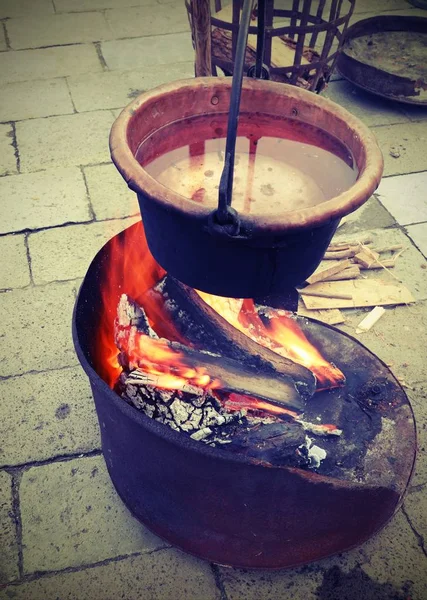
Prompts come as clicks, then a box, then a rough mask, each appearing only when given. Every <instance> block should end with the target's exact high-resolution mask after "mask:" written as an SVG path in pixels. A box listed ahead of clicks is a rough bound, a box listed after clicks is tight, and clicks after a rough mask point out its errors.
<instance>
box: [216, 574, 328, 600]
mask: <svg viewBox="0 0 427 600" xmlns="http://www.w3.org/2000/svg"><path fill="white" fill-rule="evenodd" d="M221 574H222V578H223V582H224V587H225V591H226V593H227V598H228V599H229V600H261V598H262V599H264V598H268V600H284V599H285V598H292V600H315V598H316V589H317V588H318V586H319V585H320V584H321V582H322V574H321V573H320V571H318V570H315V569H309V571H307V569H306V568H302V569H291V570H287V571H272V572H268V571H246V570H241V569H226V568H221Z"/></svg>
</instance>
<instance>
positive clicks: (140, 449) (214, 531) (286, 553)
mask: <svg viewBox="0 0 427 600" xmlns="http://www.w3.org/2000/svg"><path fill="white" fill-rule="evenodd" d="M134 227H135V226H134ZM123 240H124V238H123V236H121V237H120V236H119V242H120V244H121V247H122V248H123V251H124V252H126V251H127V250H129V248H128V249H127V248H126V247H125V245H124V244H123ZM111 243H112V242H111V241H110V242H109V243H107V244H106V246H105V247H104V248H103V249H102V250H101V251H100V252H99V253H98V255H97V256H96V258H95V259H94V261H93V262H92V264H91V266H90V268H89V271H88V273H87V275H86V277H85V279H84V281H83V284H82V287H81V290H80V293H79V297H78V299H77V302H76V306H75V312H74V316H73V337H74V344H75V348H76V351H77V354H78V357H79V360H80V362H81V364H82V366H83V368H84V370H85V371H86V374H87V375H88V377H89V380H90V384H91V387H92V391H93V396H94V400H95V405H96V410H97V413H98V419H99V424H100V430H101V436H102V448H103V452H104V457H105V460H106V463H107V467H108V470H109V473H110V476H111V479H112V481H113V483H114V485H115V487H116V489H117V491H118V493H119V495H120V496H121V498H122V500H123V501H124V503H125V504H126V506H127V507H128V508H129V510H130V511H131V512H132V513H133V514H134V515H135V517H136V518H138V519H139V520H141V521H142V522H143V523H144V524H145V525H147V527H149V528H150V529H151V530H152V531H153V532H155V533H156V534H158V535H160V536H161V537H163V538H164V539H166V540H167V541H168V542H170V543H172V544H174V545H175V546H178V547H179V548H182V549H183V550H185V551H187V552H190V553H192V554H195V555H197V556H200V557H202V558H205V559H207V560H211V561H214V562H217V563H220V564H226V565H232V566H238V567H249V568H268V569H278V568H284V567H290V566H294V565H298V564H302V563H307V562H310V561H313V560H317V559H320V558H323V557H326V556H329V555H331V554H334V553H337V552H342V551H344V550H346V549H349V548H351V547H353V546H356V545H358V544H361V543H362V542H364V541H365V540H366V539H368V538H369V537H370V536H371V535H373V534H374V533H375V532H377V531H378V530H379V529H381V528H382V527H383V526H384V525H385V524H386V523H387V522H388V520H389V519H390V518H391V517H392V515H393V514H394V512H395V511H396V510H397V508H398V507H399V505H400V503H401V502H402V497H403V494H404V492H405V490H406V487H407V485H408V483H409V479H410V475H411V472H412V468H413V464H414V457H415V426H414V418H413V414H412V409H411V407H410V404H409V402H408V399H407V397H406V395H405V393H404V391H403V390H402V388H401V387H400V385H399V383H398V382H397V381H396V379H395V378H394V377H393V375H392V374H391V372H390V371H389V369H388V368H387V367H386V365H385V364H384V363H383V362H382V361H381V360H379V359H378V358H377V357H376V356H374V355H373V354H372V353H371V352H370V351H368V350H367V349H366V348H364V347H363V346H362V345H361V344H360V343H359V342H358V341H356V340H354V339H353V338H351V337H350V336H348V335H346V334H343V333H341V332H339V331H338V330H336V329H334V328H332V327H328V326H325V325H322V324H320V323H318V322H315V321H309V320H306V319H300V320H299V324H300V325H301V327H302V328H303V330H304V333H305V335H306V336H307V337H308V339H309V340H310V341H311V342H312V343H314V345H315V346H316V347H317V348H318V349H319V350H320V352H321V353H322V354H323V355H324V356H326V357H327V358H328V359H329V360H332V361H335V362H336V363H337V365H339V367H340V368H341V369H342V371H343V372H344V374H345V376H346V378H347V383H346V386H345V387H344V388H339V389H335V390H330V391H323V392H318V393H317V394H316V395H315V396H314V397H313V399H312V400H311V401H310V403H311V404H310V405H307V408H306V412H305V418H308V419H309V420H311V421H312V422H316V414H318V413H317V411H321V413H322V414H323V415H324V416H325V418H327V419H329V422H333V423H336V424H337V425H338V426H339V427H343V429H345V430H346V432H347V433H346V437H345V438H343V439H342V441H338V442H337V441H336V440H334V439H331V440H327V439H325V440H324V442H322V446H324V447H325V448H326V449H327V451H328V456H331V457H332V456H334V444H336V443H340V444H343V452H344V459H343V460H342V461H341V460H340V461H339V463H340V464H338V462H336V461H334V460H331V461H330V463H329V464H328V465H327V466H326V469H325V470H324V472H323V474H321V473H317V472H313V471H311V470H310V469H308V470H307V469H306V470H304V469H301V468H294V467H283V466H272V465H271V464H268V463H264V462H261V461H259V460H256V459H253V458H250V457H248V456H243V455H237V454H232V453H230V452H227V450H224V449H222V448H219V447H215V448H214V447H210V446H207V445H205V444H203V443H202V442H197V441H194V440H192V439H190V438H189V437H187V436H186V435H184V434H182V433H180V432H176V431H174V430H172V429H170V428H169V427H168V426H167V425H164V424H162V423H158V422H156V421H154V420H152V419H150V418H149V417H147V416H146V415H145V414H143V413H142V412H139V411H138V410H137V409H136V408H134V407H133V406H130V405H129V404H127V403H126V402H125V401H124V400H123V399H122V398H120V397H119V396H118V395H117V394H116V393H115V392H114V391H113V390H112V389H110V388H109V387H108V385H107V384H106V383H105V382H104V381H103V380H102V379H101V377H100V376H99V375H98V374H97V372H96V371H95V368H94V364H95V363H96V359H95V357H96V342H95V340H97V339H98V336H97V332H98V328H99V319H100V314H102V310H101V304H102V302H101V286H102V282H103V281H104V279H103V276H104V275H105V272H104V270H105V265H106V264H107V262H108V258H109V253H110V252H111V247H112V246H111ZM141 269H144V264H141ZM346 444H347V445H346ZM106 518H107V515H106Z"/></svg>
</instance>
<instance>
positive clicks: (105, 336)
mask: <svg viewBox="0 0 427 600" xmlns="http://www.w3.org/2000/svg"><path fill="white" fill-rule="evenodd" d="M103 269H104V270H103V273H102V288H101V294H102V308H101V312H100V315H99V327H98V337H97V340H96V344H95V357H94V361H95V367H96V369H97V372H98V373H99V375H100V376H101V377H102V378H103V379H104V381H106V383H108V385H109V386H110V387H114V385H115V383H116V381H117V379H118V377H119V376H120V373H121V371H122V368H121V366H120V364H119V361H118V354H119V351H118V349H117V347H116V345H115V343H114V320H115V318H116V312H117V305H118V303H119V298H120V296H121V295H122V294H123V293H124V292H125V293H127V294H129V295H131V296H132V298H134V300H135V301H136V302H138V303H140V304H143V305H144V310H145V312H146V314H147V317H148V319H149V321H150V325H152V326H153V325H155V327H156V331H157V332H158V333H159V335H162V336H163V337H167V338H168V339H170V340H175V341H182V340H181V338H180V336H179V334H178V332H177V331H176V330H175V328H174V327H173V325H172V324H171V323H169V322H168V320H167V319H166V318H165V315H164V313H163V307H162V305H161V303H159V302H156V301H155V297H154V295H151V296H150V295H148V294H146V292H147V291H148V290H149V289H150V288H152V286H153V285H155V284H156V283H157V282H158V281H159V280H160V279H161V278H162V277H163V275H164V274H165V271H164V270H163V269H162V268H161V267H160V265H159V264H158V263H157V262H156V261H155V260H154V258H153V256H152V255H151V253H150V251H149V249H148V245H147V241H146V238H145V232H144V228H143V225H142V222H141V221H140V222H139V223H136V224H135V225H133V226H132V227H129V228H128V229H126V230H124V231H122V233H121V234H120V235H116V236H115V237H114V238H112V239H111V240H110V242H109V248H108V256H107V257H106V260H105V263H104V268H103ZM162 325H163V329H164V330H162Z"/></svg>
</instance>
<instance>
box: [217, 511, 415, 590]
mask: <svg viewBox="0 0 427 600" xmlns="http://www.w3.org/2000/svg"><path fill="white" fill-rule="evenodd" d="M426 565H427V557H426V556H425V554H424V553H423V551H422V549H421V548H420V547H419V545H418V542H417V539H416V537H415V535H414V533H413V531H412V529H411V528H410V526H409V524H408V521H407V520H406V518H405V516H404V515H403V513H402V512H401V511H399V512H398V513H397V514H396V515H395V516H394V517H393V519H392V520H391V522H390V523H389V524H388V525H387V527H386V528H385V529H384V530H383V531H381V532H380V533H379V534H377V535H376V536H375V537H373V538H372V539H371V540H369V541H367V542H366V543H365V544H363V545H362V546H360V547H359V548H356V549H355V550H351V551H349V552H346V553H344V554H341V555H338V556H335V557H332V558H328V559H325V560H322V561H319V562H317V563H313V564H312V565H307V566H305V567H302V568H298V569H290V570H287V571H277V572H268V571H249V570H240V569H227V568H221V575H222V579H223V583H224V587H225V591H226V593H227V597H228V599H229V600H258V599H260V598H268V599H269V600H283V599H284V598H292V600H357V599H358V598H363V600H407V599H408V598H411V600H425V597H426V596H425V592H426V589H427V588H426V584H427V575H426V573H427V571H426Z"/></svg>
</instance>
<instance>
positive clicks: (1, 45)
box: [0, 27, 7, 52]
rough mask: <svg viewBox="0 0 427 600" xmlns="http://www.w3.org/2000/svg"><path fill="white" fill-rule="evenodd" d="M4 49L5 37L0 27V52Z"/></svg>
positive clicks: (5, 44) (5, 47)
mask: <svg viewBox="0 0 427 600" xmlns="http://www.w3.org/2000/svg"><path fill="white" fill-rule="evenodd" d="M5 50H7V43H6V37H5V35H4V29H3V27H0V52H4V51H5Z"/></svg>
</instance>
